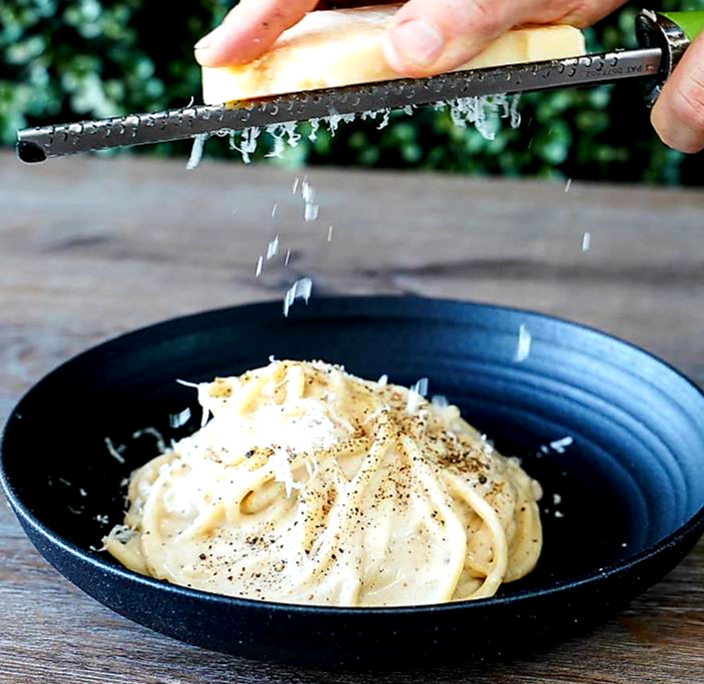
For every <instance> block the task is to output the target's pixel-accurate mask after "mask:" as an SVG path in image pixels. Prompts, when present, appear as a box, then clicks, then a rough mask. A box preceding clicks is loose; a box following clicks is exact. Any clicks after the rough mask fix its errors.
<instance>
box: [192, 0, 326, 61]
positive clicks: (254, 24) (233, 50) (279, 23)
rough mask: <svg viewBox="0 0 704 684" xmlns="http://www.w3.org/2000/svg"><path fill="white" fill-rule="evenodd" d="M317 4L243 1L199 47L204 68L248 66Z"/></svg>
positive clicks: (291, 0)
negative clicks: (234, 65) (235, 65)
mask: <svg viewBox="0 0 704 684" xmlns="http://www.w3.org/2000/svg"><path fill="white" fill-rule="evenodd" d="M316 4H317V0H242V2H240V3H239V4H238V5H237V6H236V7H235V8H234V9H232V10H231V11H230V12H229V13H228V15H227V16H226V17H225V20H224V21H223V22H222V24H221V25H220V26H218V27H217V28H216V29H214V30H213V31H211V32H210V33H209V34H208V35H207V36H205V37H204V38H201V40H200V41H198V43H196V46H195V55H196V60H197V61H198V63H199V64H201V65H202V66H209V67H218V66H227V65H230V64H244V63H245V62H250V61H252V60H253V59H256V58H257V57H259V56H261V55H262V54H264V53H265V52H266V51H267V50H268V49H269V48H270V47H271V46H272V45H273V43H274V41H275V40H276V39H277V38H278V37H279V36H280V35H281V34H282V33H283V32H284V31H285V30H286V29H287V28H290V27H291V26H293V25H294V24H296V23H298V21H299V20H300V19H302V18H303V16H304V15H305V14H306V12H309V11H310V10H312V9H313V8H314V7H315V6H316Z"/></svg>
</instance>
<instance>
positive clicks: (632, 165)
mask: <svg viewBox="0 0 704 684" xmlns="http://www.w3.org/2000/svg"><path fill="white" fill-rule="evenodd" d="M231 4H232V3H228V2H225V1H224V0H194V1H193V2H188V3H168V4H165V3H159V2H153V1H152V2H150V1H149V0H65V1H63V2H62V1H60V0H6V1H5V2H3V3H2V4H1V5H0V55H1V56H2V57H1V58H0V142H2V143H3V144H5V145H12V144H14V141H15V137H16V131H17V129H19V128H22V127H25V126H27V125H39V124H45V123H54V122H66V121H72V120H76V119H80V118H96V117H105V116H113V115H121V114H127V113H130V112H142V111H155V110H159V109H164V108H167V107H178V106H183V105H185V104H187V103H188V102H189V101H190V99H191V97H192V96H196V99H197V96H198V93H199V89H200V70H199V68H198V66H197V65H196V64H195V62H194V60H193V53H192V45H193V44H194V42H195V41H196V40H197V38H199V37H200V36H201V35H203V34H204V33H206V32H207V31H208V30H209V29H210V28H211V27H212V26H214V25H216V23H217V22H218V21H219V20H220V19H221V18H222V16H223V15H224V14H225V12H226V11H227V9H228V7H229V6H231ZM639 6H640V5H638V6H634V5H631V4H628V5H626V6H625V7H624V9H622V10H621V11H620V12H618V13H616V14H614V15H613V16H612V17H610V18H609V19H607V20H605V21H604V22H602V23H601V24H600V25H598V26H596V27H595V28H594V29H590V30H589V31H588V43H589V49H590V50H592V51H597V50H601V49H614V48H619V47H624V48H629V47H634V46H635V34H634V28H633V26H634V17H635V14H636V11H637V9H638V7H639ZM650 7H651V8H652V9H666V10H668V9H669V10H673V9H704V0H689V1H682V2H677V1H674V0H663V1H662V2H653V3H651V4H650ZM520 112H521V114H522V117H523V123H522V125H521V126H520V127H519V128H517V129H512V128H510V127H509V126H508V124H504V125H503V126H502V127H501V130H500V131H499V132H498V134H497V136H496V138H495V139H494V140H491V141H490V140H485V139H484V138H482V137H481V136H480V135H479V134H478V133H477V132H476V131H475V130H473V128H471V127H470V128H466V129H465V128H459V127H457V126H454V125H453V124H452V122H451V120H450V117H449V115H448V113H447V112H446V111H435V110H433V109H429V108H425V109H422V110H420V111H417V112H416V113H415V114H414V115H413V116H412V117H409V116H406V115H403V114H394V115H393V116H392V118H391V122H390V124H389V125H388V126H387V127H386V128H383V129H382V130H379V127H378V123H377V122H374V121H355V122H354V123H351V124H344V125H341V126H340V128H339V129H338V131H337V133H336V135H335V136H334V137H332V136H331V135H330V134H329V133H328V132H327V131H326V130H321V131H320V133H319V135H318V137H317V139H316V140H315V141H314V142H311V141H309V140H308V139H307V137H304V138H303V140H302V141H301V143H300V144H299V145H298V146H296V147H295V148H289V147H287V149H286V150H285V152H284V155H283V158H281V159H273V160H270V163H275V164H285V165H289V166H295V165H302V164H304V163H309V164H335V165H358V166H367V167H370V166H373V167H385V168H401V169H409V168H412V169H423V170H430V169H439V170H444V171H451V172H458V173H469V174H477V175H481V174H502V175H508V176H538V177H560V176H562V177H570V178H578V179H595V180H609V181H626V182H637V181H644V182H649V183H666V184H685V185H703V184H704V173H703V171H704V163H703V162H704V156H703V155H701V154H700V155H694V156H689V157H686V156H684V155H680V154H678V153H676V152H673V151H671V150H668V149H667V148H665V147H664V146H663V145H662V144H660V143H659V142H658V140H657V138H656V137H655V135H654V133H653V132H652V130H651V128H650V126H649V122H648V112H647V110H646V108H645V107H644V106H643V105H642V103H641V101H640V97H639V94H638V91H637V89H636V88H634V87H631V86H629V85H619V86H618V87H613V86H603V87H598V88H587V89H581V90H572V89H569V90H567V89H563V90H558V91H554V92H551V93H531V94H527V95H524V96H523V97H522V98H521V103H520ZM188 149H190V145H189V144H186V143H179V144H169V145H156V146H151V147H146V148H141V149H139V150H137V151H138V152H140V153H146V154H158V155H174V154H178V155H185V154H186V153H187V150H188ZM266 152H267V149H266V146H264V148H262V149H260V150H259V151H258V152H257V156H258V157H260V158H262V157H264V156H265V154H266ZM206 154H208V155H220V156H229V157H231V158H233V160H235V159H239V155H237V154H236V153H233V152H232V151H231V150H230V149H229V148H228V145H227V141H226V140H219V139H213V140H210V141H209V142H208V144H207V146H206Z"/></svg>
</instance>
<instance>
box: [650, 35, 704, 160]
mask: <svg viewBox="0 0 704 684" xmlns="http://www.w3.org/2000/svg"><path fill="white" fill-rule="evenodd" d="M650 120H651V122H652V124H653V127H654V128H655V130H656V131H657V134H658V135H659V136H660V139H661V140H662V141H663V142H664V143H665V144H666V145H668V146H669V147H672V148H674V149H675V150H679V151H680V152H699V151H700V150H702V149H704V35H701V36H699V38H698V39H697V40H695V41H694V43H692V45H690V47H689V48H688V50H687V52H685V54H684V57H682V59H681V61H680V63H679V64H678V65H677V67H676V69H675V71H674V72H673V74H672V76H670V78H669V79H668V81H667V83H665V85H664V86H663V89H662V93H660V97H659V98H658V101H657V102H656V103H655V107H653V111H652V113H651V115H650Z"/></svg>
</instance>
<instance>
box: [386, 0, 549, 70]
mask: <svg viewBox="0 0 704 684" xmlns="http://www.w3.org/2000/svg"><path fill="white" fill-rule="evenodd" d="M537 4H538V3H537V2H536V0H518V1H516V0H514V1H513V2H509V1H506V0H504V1H503V2H501V1H499V0H494V1H493V2H492V0H410V2H408V3H407V4H406V5H404V6H403V7H402V8H401V9H400V10H399V11H398V13H397V14H396V16H395V17H394V20H393V22H392V25H391V27H390V29H389V32H388V34H387V36H386V41H385V45H384V52H385V55H386V60H387V61H388V63H389V66H391V68H392V69H393V70H394V71H397V72H398V73H400V74H404V75H406V76H413V77H418V76H426V75H430V74H432V73H439V72H442V71H447V70H449V69H453V68H455V67H457V66H459V65H460V64H462V63H463V62H466V61H467V60H469V59H471V58H472V57H474V56H475V55H477V54H478V53H479V52H481V51H482V50H483V49H484V48H485V47H487V45H489V43H491V42H492V41H493V40H495V39H496V38H498V37H499V36H500V35H501V34H502V33H504V32H505V31H507V30H508V29H510V28H511V27H513V26H514V25H516V24H517V23H519V22H521V21H522V20H523V17H524V16H526V14H527V13H529V11H530V9H532V8H534V7H535V6H536V5H537Z"/></svg>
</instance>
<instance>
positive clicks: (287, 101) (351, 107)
mask: <svg viewBox="0 0 704 684" xmlns="http://www.w3.org/2000/svg"><path fill="white" fill-rule="evenodd" d="M662 62H663V58H662V50H661V49H660V48H649V49H640V50H628V51H618V52H608V53H601V54H595V55H587V56H584V57H572V58H567V59H559V60H551V61H547V62H533V63H529V64H519V65H514V66H504V67H495V68H492V69H477V70H473V71H457V72H452V73H449V74H443V75H441V76H433V77H431V78H423V79H401V80H395V81H385V82H383V83H369V84H364V85H356V86H348V87H345V88H332V89H328V90H317V91H311V92H306V93H296V94H292V95H282V96H279V97H272V98H264V99H259V100H251V101H248V102H241V103H231V104H226V105H200V106H189V107H185V108H183V109H174V110H168V111H163V112H156V113H154V114H132V115H129V116H125V117H119V118H111V119H102V120H97V121H82V122H78V123H72V124H64V125H59V126H44V127H41V128H29V129H25V130H23V131H20V132H19V134H18V146H17V153H18V156H19V158H20V159H21V160H22V161H25V162H29V163H32V162H41V161H44V160H45V159H48V158H50V157H59V156H63V155H68V154H74V153H76V152H86V151H90V150H100V149H107V148H112V147H122V146H128V145H144V144H149V143H157V142H168V141H173V140H182V139H184V138H191V137H193V136H195V135H200V134H225V133H228V132H230V131H238V130H243V129H245V128H251V127H255V126H256V127H267V126H272V125H276V124H282V123H289V122H297V121H310V120H311V119H323V118H326V117H331V116H335V115H345V114H360V113H363V112H369V111H371V112H375V111H379V110H385V109H402V108H404V107H408V106H418V105H426V104H433V103H439V102H448V101H452V100H457V99H461V98H468V97H478V96H484V95H498V94H511V93H520V92H526V91H533V90H545V89H549V88H558V87H565V86H576V85H586V84H597V83H608V82H612V81H616V80H619V79H625V78H634V77H651V78H652V77H653V76H656V75H657V74H658V73H659V72H660V69H661V65H662Z"/></svg>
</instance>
